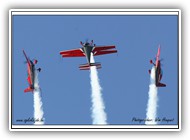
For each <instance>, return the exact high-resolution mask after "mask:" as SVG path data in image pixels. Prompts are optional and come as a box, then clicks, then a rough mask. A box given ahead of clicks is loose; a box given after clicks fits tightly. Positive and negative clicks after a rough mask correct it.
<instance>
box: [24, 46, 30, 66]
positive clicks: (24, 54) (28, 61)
mask: <svg viewBox="0 0 190 140" xmlns="http://www.w3.org/2000/svg"><path fill="white" fill-rule="evenodd" d="M23 53H24V56H25V58H26V61H27V63H28V64H29V66H30V61H29V59H28V57H27V56H26V53H25V51H24V50H23Z"/></svg>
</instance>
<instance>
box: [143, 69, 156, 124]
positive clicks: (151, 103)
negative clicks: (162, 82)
mask: <svg viewBox="0 0 190 140" xmlns="http://www.w3.org/2000/svg"><path fill="white" fill-rule="evenodd" d="M157 94H158V88H157V87H156V85H155V67H154V66H153V67H152V69H151V74H150V85H149V92H148V96H149V99H148V104H147V109H146V111H147V112H146V119H147V120H151V121H146V122H145V124H157V122H156V121H155V119H156V116H157V106H158V105H157V103H158V95H157Z"/></svg>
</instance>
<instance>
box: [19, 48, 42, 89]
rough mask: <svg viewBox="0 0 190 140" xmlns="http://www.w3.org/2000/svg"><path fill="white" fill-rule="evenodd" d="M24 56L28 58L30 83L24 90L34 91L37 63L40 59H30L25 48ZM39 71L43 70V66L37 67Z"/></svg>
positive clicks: (28, 79)
mask: <svg viewBox="0 0 190 140" xmlns="http://www.w3.org/2000/svg"><path fill="white" fill-rule="evenodd" d="M23 53H24V56H25V58H26V63H27V74H28V77H27V81H28V84H29V87H28V88H26V89H25V90H24V92H33V90H34V77H35V64H37V63H38V60H35V59H34V61H32V60H30V59H29V58H28V57H27V56H26V53H25V51H24V50H23ZM37 70H38V71H39V72H40V71H41V68H38V69H37Z"/></svg>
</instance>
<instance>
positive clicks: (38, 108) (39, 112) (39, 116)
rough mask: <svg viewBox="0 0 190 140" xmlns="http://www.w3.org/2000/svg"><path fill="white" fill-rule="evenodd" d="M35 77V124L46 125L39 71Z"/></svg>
mask: <svg viewBox="0 0 190 140" xmlns="http://www.w3.org/2000/svg"><path fill="white" fill-rule="evenodd" d="M34 75H35V77H34V91H33V94H34V119H35V123H34V124H44V118H43V115H44V112H43V107H42V105H43V104H42V100H41V92H40V86H39V81H38V71H37V70H35V74H34Z"/></svg>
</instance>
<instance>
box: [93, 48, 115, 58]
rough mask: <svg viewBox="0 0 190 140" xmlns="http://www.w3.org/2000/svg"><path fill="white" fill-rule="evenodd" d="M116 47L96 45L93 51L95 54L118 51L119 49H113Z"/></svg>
mask: <svg viewBox="0 0 190 140" xmlns="http://www.w3.org/2000/svg"><path fill="white" fill-rule="evenodd" d="M114 48H115V46H99V47H95V48H94V49H93V51H92V52H93V54H94V56H96V55H104V54H110V53H116V52H117V50H111V49H114Z"/></svg>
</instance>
